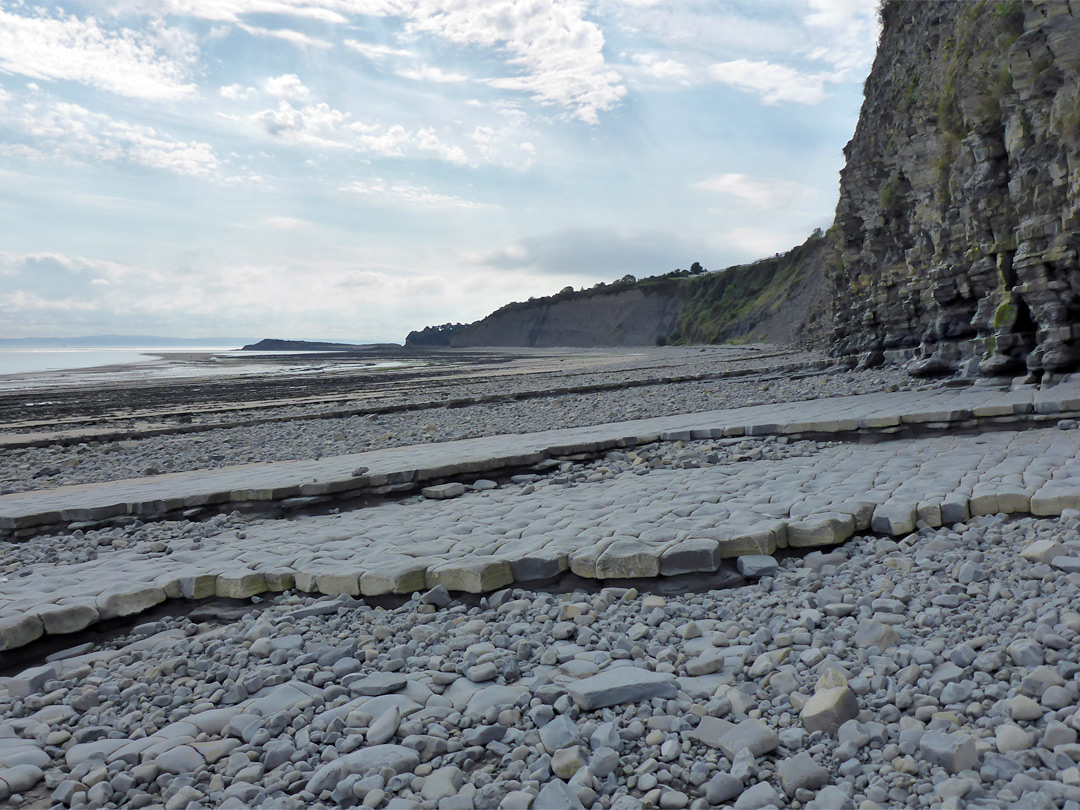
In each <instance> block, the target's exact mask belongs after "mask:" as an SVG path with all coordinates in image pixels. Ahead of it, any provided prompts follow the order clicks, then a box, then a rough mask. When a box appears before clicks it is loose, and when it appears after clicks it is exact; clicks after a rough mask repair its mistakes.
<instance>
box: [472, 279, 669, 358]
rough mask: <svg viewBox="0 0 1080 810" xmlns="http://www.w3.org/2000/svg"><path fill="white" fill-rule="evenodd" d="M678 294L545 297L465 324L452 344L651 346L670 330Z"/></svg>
mask: <svg viewBox="0 0 1080 810" xmlns="http://www.w3.org/2000/svg"><path fill="white" fill-rule="evenodd" d="M679 302H680V296H679V295H678V294H677V293H674V294H673V291H671V290H657V291H650V292H648V293H646V292H645V291H643V290H637V289H630V290H625V291H622V292H613V293H605V294H598V295H592V296H589V297H584V296H582V297H576V298H565V299H563V298H560V297H553V298H544V299H540V300H538V301H533V302H529V303H527V304H520V305H517V306H515V307H506V308H504V309H502V310H499V311H498V312H494V313H492V314H491V315H489V316H487V317H486V318H484V319H483V320H480V321H477V322H476V323H473V324H470V325H469V326H468V327H466V328H465V330H464V331H462V332H459V333H457V334H455V335H454V336H453V337H452V338H451V339H450V345H451V346H536V347H549V346H642V345H649V346H652V345H654V344H655V343H656V340H657V338H659V337H662V336H665V335H667V334H669V333H670V332H671V330H672V329H673V328H674V326H675V320H676V318H677V317H678V313H679Z"/></svg>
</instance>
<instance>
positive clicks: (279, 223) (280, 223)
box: [263, 217, 311, 231]
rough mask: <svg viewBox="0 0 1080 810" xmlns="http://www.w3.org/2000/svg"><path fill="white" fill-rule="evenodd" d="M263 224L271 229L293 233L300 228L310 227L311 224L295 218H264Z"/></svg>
mask: <svg viewBox="0 0 1080 810" xmlns="http://www.w3.org/2000/svg"><path fill="white" fill-rule="evenodd" d="M263 222H264V223H265V224H266V225H269V226H270V227H271V228H277V229H279V230H284V231H295V230H298V229H300V228H309V227H311V223H310V222H308V221H307V220H306V219H299V218H297V217H266V219H264V220H263Z"/></svg>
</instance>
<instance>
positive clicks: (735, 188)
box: [691, 174, 810, 210]
mask: <svg viewBox="0 0 1080 810" xmlns="http://www.w3.org/2000/svg"><path fill="white" fill-rule="evenodd" d="M691 188H695V189H697V190H699V191H712V192H716V193H718V194H726V195H728V196H731V197H734V198H735V199H737V200H739V201H740V202H743V203H746V204H747V205H751V206H753V207H754V208H760V209H763V210H764V209H770V208H780V207H782V206H784V205H787V204H789V203H791V202H792V201H795V200H800V199H804V198H805V197H806V195H807V194H809V193H810V189H809V188H807V187H806V186H804V185H803V184H801V183H796V182H794V181H792V180H780V179H777V178H768V177H750V176H749V175H745V174H717V175H714V176H712V177H708V178H706V179H704V180H701V181H699V182H697V183H693V184H692V185H691Z"/></svg>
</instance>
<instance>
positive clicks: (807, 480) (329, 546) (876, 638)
mask: <svg viewBox="0 0 1080 810" xmlns="http://www.w3.org/2000/svg"><path fill="white" fill-rule="evenodd" d="M810 404H814V405H815V407H816V406H817V405H816V404H815V403H810ZM834 404H835V403H834ZM801 405H807V406H808V404H807V403H801ZM848 405H849V406H851V407H854V406H853V405H851V403H848ZM860 407H861V406H860ZM692 416H700V415H692ZM680 418H682V417H680ZM609 429H613V428H612V426H600V427H599V428H597V429H596V430H598V431H600V432H601V433H602V432H603V431H606V430H609ZM554 433H558V434H559V435H560V436H562V435H564V434H563V433H562V432H554ZM536 435H537V436H539V435H541V434H536ZM543 435H544V436H545V437H546V438H547V439H550V438H551V435H549V434H543ZM566 435H569V434H566ZM521 438H522V437H509V436H500V437H494V438H492V439H488V440H483V441H486V442H487V444H486V445H477V446H476V447H486V448H487V451H486V452H487V453H488V455H489V456H490V457H491V458H501V457H500V456H498V453H497V452H496V451H500V448H501V449H502V450H508V443H510V442H517V441H519V440H521ZM634 438H635V441H636V440H638V439H644V438H648V437H647V436H644V435H643V434H636V435H635V437H634ZM533 440H536V439H535V437H533V439H528V441H533ZM477 441H478V442H479V441H480V440H477ZM536 441H539V440H536ZM616 444H617V443H616ZM432 448H434V449H432ZM413 449H414V450H415V448H413ZM457 449H458V450H460V449H461V448H460V447H458V448H457ZM474 449H476V448H475V447H474ZM423 450H424V452H432V453H434V454H435V455H436V456H437V455H438V454H440V453H442V452H444V451H445V450H446V448H445V447H443V446H441V445H432V446H430V448H427V447H425V448H423ZM477 452H479V450H477ZM500 452H501V451H500ZM514 457H515V458H518V457H519V456H517V455H515V456H514ZM395 458H397V459H398V461H401V460H403V459H405V458H410V460H411V466H410V469H411V470H416V469H418V467H417V464H418V463H419V461H418V459H416V458H412V457H408V456H405V455H403V456H397V457H395ZM372 463H373V464H374V462H372ZM355 469H356V465H355V464H353V463H351V462H350V466H349V469H348V470H347V472H349V473H350V474H351V471H352V470H355ZM372 469H375V468H374V466H373V467H372ZM212 472H214V473H215V474H216V473H222V471H212ZM208 474H209V473H208ZM371 474H375V473H371ZM1006 482H1009V483H1006ZM1017 482H1021V483H1022V484H1023V491H1022V492H1020V491H1019V490H1018V487H1019V486H1020V483H1017ZM109 486H111V485H109ZM1029 493H1030V495H1029ZM1070 493H1073V494H1075V495H1076V496H1077V497H1078V498H1080V431H1075V430H1056V429H1049V430H1028V431H995V432H991V433H986V434H981V435H978V436H971V435H957V436H950V435H939V436H933V437H925V438H917V439H898V440H895V441H891V442H882V443H877V444H857V443H843V444H836V445H834V446H830V447H823V448H820V449H818V450H817V451H816V452H813V453H811V454H809V455H803V456H798V457H794V458H781V459H774V460H770V461H768V462H767V463H761V464H758V463H737V464H736V463H732V464H719V465H716V466H708V465H706V466H702V467H698V468H688V469H678V468H666V467H665V468H659V469H654V470H652V471H651V472H650V473H649V474H648V475H634V474H633V473H632V472H625V473H621V474H617V475H613V476H610V477H606V478H604V479H603V480H601V481H597V482H591V483H588V484H580V485H576V486H570V487H567V486H563V485H561V484H559V483H556V482H555V481H553V480H548V479H538V480H535V481H532V480H530V481H529V482H528V485H527V486H507V487H501V488H498V489H494V490H490V491H487V492H484V493H483V494H478V493H469V492H467V493H465V494H464V495H463V496H461V497H458V498H454V499H451V500H431V499H420V498H413V499H410V500H407V501H402V502H394V503H383V504H379V505H375V506H370V507H367V508H363V509H356V510H351V511H348V512H345V513H342V514H330V515H321V516H306V517H298V518H293V519H290V520H260V521H254V522H252V523H251V524H250V525H249V526H248V527H247V528H246V529H245V531H244V533H243V535H244V536H239V535H238V534H237V533H235V532H225V533H222V534H219V535H217V536H214V537H211V538H206V542H203V543H202V544H201V545H199V546H195V545H194V543H193V541H192V540H191V539H187V538H179V539H177V540H176V541H175V542H173V543H172V546H173V553H172V554H169V555H161V554H148V553H145V552H141V551H138V550H136V549H132V548H129V549H123V550H114V551H110V553H109V554H107V555H102V556H101V557H100V558H99V559H97V560H88V561H85V562H79V563H72V564H67V565H48V564H39V565H35V566H34V567H33V569H32V570H31V571H30V572H28V574H27V575H26V576H19V577H14V578H9V581H8V582H6V583H4V589H3V592H2V593H0V651H2V650H7V649H14V648H16V647H20V646H23V645H25V644H28V643H32V642H33V641H35V640H36V639H38V638H40V637H41V636H42V635H43V634H46V633H48V634H50V635H57V634H62V633H65V632H74V631H76V630H78V629H81V628H83V627H87V626H90V625H91V624H93V623H94V622H96V621H99V620H106V619H108V618H112V617H117V616H130V615H135V614H137V613H139V612H142V611H144V610H147V609H149V608H151V607H153V606H154V605H156V604H159V603H160V602H162V601H164V600H165V599H179V598H187V599H199V598H204V597H207V596H214V595H220V596H228V597H232V598H249V597H251V596H255V595H257V594H260V593H264V592H267V591H269V592H276V591H280V590H284V589H287V588H293V587H295V588H297V589H299V590H302V591H307V592H312V593H322V594H326V595H341V596H343V597H347V598H351V597H358V596H359V597H363V596H378V595H383V594H390V593H395V594H407V593H412V592H416V591H426V590H428V589H431V588H437V587H440V586H441V587H442V588H444V589H446V590H447V591H448V592H462V591H464V592H470V593H489V592H492V591H496V590H498V589H500V588H504V587H507V586H509V585H511V584H512V583H514V582H523V583H524V582H529V581H535V580H538V579H548V578H551V577H555V576H557V575H559V574H560V573H562V572H564V571H566V570H567V569H569V570H571V571H573V572H574V573H575V574H578V575H581V576H585V577H591V578H600V579H605V578H619V579H621V578H633V577H653V576H657V575H665V574H666V575H673V574H678V573H689V572H697V571H703V572H710V571H715V570H716V569H717V568H718V567H719V565H720V563H721V561H722V560H724V559H729V558H733V557H734V558H739V557H741V558H743V561H742V562H740V563H738V565H739V566H740V567H741V568H742V569H743V570H744V571H746V572H750V571H751V570H752V569H751V568H750V567H749V566H751V560H750V559H748V557H749V556H761V557H766V556H770V555H772V554H773V553H774V552H775V551H777V550H778V549H783V548H786V547H789V546H801V547H810V546H813V545H815V544H817V543H826V544H828V543H839V542H841V541H842V540H843V539H845V538H846V537H847V536H848V535H849V534H850V533H851V532H852V531H854V530H856V527H863V528H866V527H869V526H870V524H871V523H873V522H874V521H877V524H878V526H879V527H880V528H884V529H886V530H887V531H888V532H896V531H901V530H904V531H907V530H908V529H909V527H911V526H912V525H913V521H921V522H922V523H924V524H926V525H930V526H935V525H937V524H939V523H946V524H948V525H951V524H949V523H948V521H949V520H950V519H952V518H954V517H957V516H958V515H961V514H963V515H967V514H968V513H969V507H970V506H971V504H976V505H977V507H978V510H981V509H983V508H989V507H987V506H986V504H987V503H990V502H991V501H992V502H993V504H995V505H996V508H1003V507H1002V504H1005V505H1006V506H1008V507H1009V508H1013V507H1015V506H1017V504H1019V505H1021V506H1022V505H1023V500H1022V498H1019V495H1023V496H1024V497H1028V502H1029V503H1030V504H1031V508H1032V510H1034V509H1035V505H1036V504H1040V505H1041V506H1040V508H1050V506H1054V505H1055V504H1057V505H1061V504H1066V503H1072V502H1073V501H1072V500H1071V498H1072V495H1071V494H1070ZM40 494H42V495H43V496H44V495H47V494H48V493H40ZM1066 496H1068V497H1066ZM0 500H2V499H0ZM1054 508H1057V507H1056V506H1054ZM1062 508H1065V507H1064V506H1062ZM1064 550H1065V548H1064V546H1060V545H1058V546H1050V547H1046V548H1041V547H1040V548H1032V549H1031V550H1030V551H1025V552H1024V553H1025V554H1027V555H1028V556H1030V557H1033V558H1035V559H1040V560H1042V561H1043V562H1045V563H1047V564H1050V563H1053V561H1054V560H1055V559H1056V558H1063V559H1062V560H1061V562H1060V563H1059V564H1058V568H1059V569H1064V570H1067V571H1073V570H1075V569H1080V563H1077V562H1076V561H1075V560H1074V559H1071V557H1072V556H1074V555H1070V554H1064V553H1061V552H1062V551H1064ZM825 556H827V555H823V557H822V558H823V559H824V557H825ZM808 564H810V563H809V562H808ZM764 570H768V565H767V564H766V568H765V569H764ZM759 573H760V571H759ZM752 575H755V574H752ZM956 576H957V577H958V578H959V581H960V582H964V581H966V580H971V581H972V582H976V581H981V580H980V579H979V577H981V576H983V574H982V573H981V571H980V570H979V568H978V566H975V565H970V566H967V567H966V568H964V569H963V570H962V571H959V572H957V573H956ZM319 609H323V608H319ZM328 609H329V610H331V611H332V610H335V609H336V608H328ZM825 609H826V611H830V610H832V611H836V610H850V609H853V608H852V607H851V606H845V605H830V606H826V608H825ZM95 612H96V614H97V615H96V616H95ZM854 641H855V643H856V644H857V645H858V646H860V647H862V648H865V649H870V648H874V647H876V648H877V649H878V650H880V651H885V650H887V649H888V648H890V647H892V646H894V645H895V644H897V643H899V641H900V640H899V639H898V638H897V637H896V633H895V631H894V630H893V629H892V628H891V626H890V625H889V619H888V616H887V612H885V613H882V615H881V621H880V622H863V624H862V625H860V626H859V629H858V632H857V634H856V636H855V639H854ZM699 658H700V657H699ZM699 658H695V659H693V666H694V667H695V673H694V674H699V675H705V674H709V673H710V672H717V671H719V669H723V668H724V667H726V666H727V664H726V663H725V661H724V660H723V658H722V657H721V658H720V659H717V660H716V661H709V660H706V659H704V658H700V660H699ZM712 666H715V667H716V669H710V667H712Z"/></svg>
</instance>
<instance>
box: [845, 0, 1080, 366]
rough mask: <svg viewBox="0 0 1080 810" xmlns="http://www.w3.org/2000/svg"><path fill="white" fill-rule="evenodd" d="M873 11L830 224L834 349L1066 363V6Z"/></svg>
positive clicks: (1079, 293) (1077, 184)
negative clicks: (876, 25)
mask: <svg viewBox="0 0 1080 810" xmlns="http://www.w3.org/2000/svg"><path fill="white" fill-rule="evenodd" d="M882 18H883V31H882V37H881V42H880V46H879V48H878V54H877V58H876V60H875V63H874V67H873V70H872V71H871V74H870V77H869V78H868V79H867V82H866V93H865V100H864V103H863V108H862V112H861V115H860V118H859V124H858V127H857V129H856V133H855V136H854V138H853V139H852V140H851V142H850V143H849V144H848V146H847V148H846V149H845V154H846V156H847V165H846V167H845V168H844V170H843V172H842V174H841V189H840V202H839V204H838V206H837V213H836V223H835V226H834V228H833V231H832V236H833V237H834V238H835V240H836V243H837V247H838V250H839V252H840V262H839V263H838V264H837V269H835V270H833V271H831V272H830V281H831V282H832V284H833V285H834V287H833V288H834V290H835V307H836V314H835V319H836V321H835V334H834V351H835V353H836V354H837V355H838V356H839V357H841V358H843V359H844V360H845V361H847V362H849V363H854V362H856V361H859V362H862V363H863V364H872V363H876V362H881V361H883V360H885V361H894V362H895V361H904V360H908V359H912V358H914V359H915V360H916V363H914V364H913V366H912V368H913V369H914V370H915V371H917V372H923V373H941V372H947V371H952V370H956V369H958V368H961V367H962V368H963V369H964V370H965V371H967V372H968V373H974V372H975V371H976V370H977V371H978V372H979V373H982V374H986V375H990V374H1013V373H1017V372H1023V371H1024V369H1025V366H1026V368H1027V369H1028V370H1030V371H1031V372H1033V373H1034V374H1035V375H1036V376H1038V375H1041V374H1043V373H1044V372H1060V371H1064V370H1068V369H1072V368H1075V367H1076V366H1077V364H1078V362H1080V264H1078V261H1077V256H1078V248H1080V210H1078V207H1080V2H1067V1H1065V0H1056V1H1055V2H1023V3H1020V2H973V3H959V2H930V1H927V0H892V1H891V2H886V3H885V4H884V5H883V7H882ZM976 367H977V368H976Z"/></svg>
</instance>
